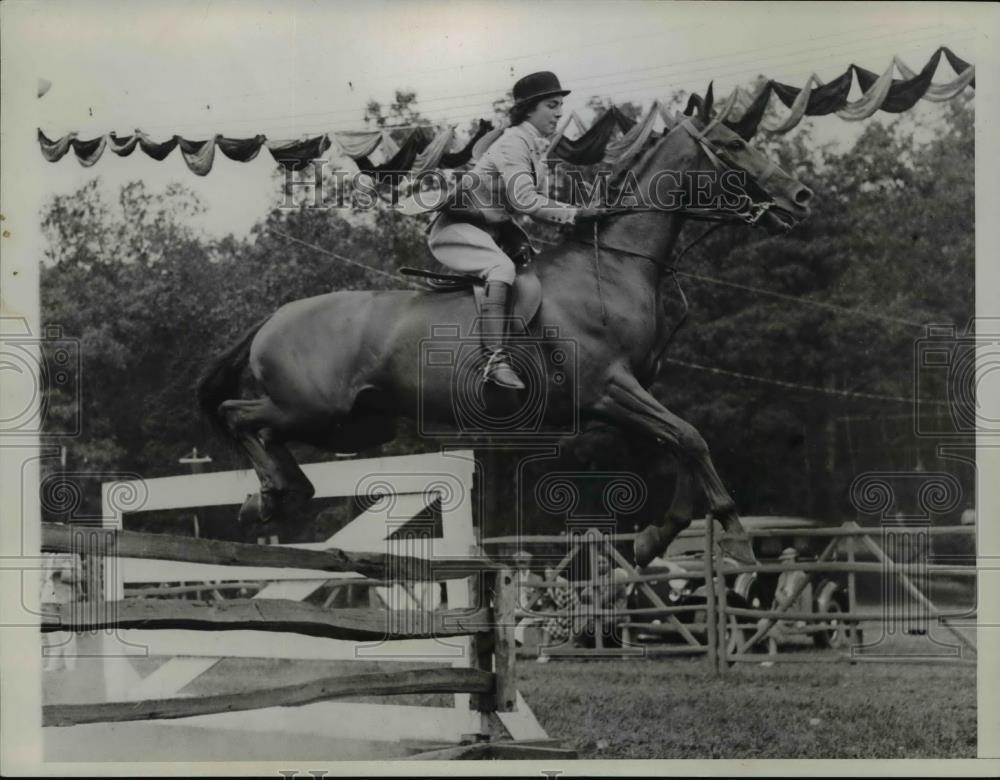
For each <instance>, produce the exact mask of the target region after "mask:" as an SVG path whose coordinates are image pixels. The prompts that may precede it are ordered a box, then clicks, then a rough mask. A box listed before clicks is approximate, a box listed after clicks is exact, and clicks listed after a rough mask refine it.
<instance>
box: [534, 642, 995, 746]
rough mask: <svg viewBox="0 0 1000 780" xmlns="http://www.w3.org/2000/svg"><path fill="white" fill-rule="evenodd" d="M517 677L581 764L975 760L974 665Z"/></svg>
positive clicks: (612, 667) (607, 670) (689, 663)
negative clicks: (656, 760)
mask: <svg viewBox="0 0 1000 780" xmlns="http://www.w3.org/2000/svg"><path fill="white" fill-rule="evenodd" d="M808 652H811V651H808ZM518 678H519V685H520V688H521V690H522V692H523V693H524V696H525V698H526V699H527V701H528V703H529V704H530V705H531V708H532V709H533V710H534V713H535V715H536V717H537V718H538V719H539V721H540V722H541V723H542V725H543V726H544V728H545V729H546V730H547V731H548V733H549V736H551V737H554V738H557V739H560V740H563V742H564V743H565V744H566V746H567V747H574V748H575V749H576V750H577V751H578V753H579V756H580V758H600V759H616V758H631V759H643V758H663V759H667V758H674V759H677V758H960V757H970V758H971V757H975V755H976V676H975V669H974V668H965V667H954V666H952V667H947V666H933V665H906V666H902V665H896V666H893V665H891V664H866V665H859V666H822V665H819V664H817V665H809V664H804V665H803V664H795V665H781V664H775V665H774V666H772V667H770V668H763V667H760V666H757V665H741V666H740V667H738V668H732V669H730V670H729V671H727V672H726V674H725V675H724V676H723V677H714V676H712V675H710V674H709V673H708V671H707V669H706V668H705V666H704V661H703V660H664V659H660V660H654V659H649V660H642V661H634V662H623V661H620V660H602V661H596V660H595V661H553V662H551V663H549V664H545V665H539V664H535V663H523V664H519V666H518ZM581 681H584V682H583V683H582V684H581Z"/></svg>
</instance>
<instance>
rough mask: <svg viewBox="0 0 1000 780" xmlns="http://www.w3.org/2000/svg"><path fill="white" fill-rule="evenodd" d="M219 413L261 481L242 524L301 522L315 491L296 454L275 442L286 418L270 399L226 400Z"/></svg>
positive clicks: (245, 506) (242, 513) (244, 509)
mask: <svg viewBox="0 0 1000 780" xmlns="http://www.w3.org/2000/svg"><path fill="white" fill-rule="evenodd" d="M219 413H220V414H221V415H222V418H223V419H224V420H225V421H226V424H227V425H228V426H229V429H230V431H232V434H233V436H234V438H235V439H236V440H237V441H238V442H239V443H240V445H241V446H242V447H243V449H244V451H245V452H246V453H247V456H248V457H249V458H250V462H251V463H252V464H253V468H254V471H256V472H257V478H258V479H259V480H260V493H258V494H257V495H256V496H250V497H249V498H248V499H247V501H246V502H245V503H244V504H243V507H242V508H241V509H240V521H241V522H244V523H250V522H255V521H259V522H261V523H270V522H273V521H275V520H280V521H286V522H294V521H296V520H297V519H299V518H297V517H296V516H295V515H296V511H297V510H298V509H300V508H301V507H302V505H303V504H304V503H305V502H306V501H308V500H309V499H310V498H312V496H313V494H314V493H315V489H314V488H313V485H312V483H311V482H310V481H309V478H308V477H306V475H305V474H304V473H303V472H302V469H301V468H299V464H298V463H297V462H296V461H295V458H294V457H293V456H292V453H291V452H289V451H288V448H287V447H286V446H285V445H284V444H282V443H281V442H279V441H277V440H276V439H275V433H274V432H275V429H276V428H280V426H281V425H282V424H283V423H287V422H288V421H287V419H285V418H286V415H285V414H284V413H282V412H281V410H280V409H278V407H277V406H275V404H274V403H273V402H272V401H271V400H270V399H269V398H254V399H250V400H231V401H225V402H224V403H223V404H222V405H221V406H220V407H219Z"/></svg>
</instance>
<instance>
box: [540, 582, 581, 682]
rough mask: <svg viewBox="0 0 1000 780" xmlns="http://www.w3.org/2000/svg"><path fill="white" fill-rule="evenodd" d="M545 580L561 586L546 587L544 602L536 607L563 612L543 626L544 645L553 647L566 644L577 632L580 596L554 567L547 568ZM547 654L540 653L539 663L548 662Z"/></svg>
mask: <svg viewBox="0 0 1000 780" xmlns="http://www.w3.org/2000/svg"><path fill="white" fill-rule="evenodd" d="M545 581H546V582H548V583H557V584H558V585H559V587H553V588H546V589H545V591H546V592H545V594H544V595H543V597H542V602H541V603H540V604H539V605H538V606H537V607H536V609H542V608H544V609H545V610H552V611H553V612H560V613H563V614H559V615H553V616H552V617H550V618H549V619H548V620H546V621H545V624H544V625H543V626H542V646H543V647H552V646H557V645H564V644H567V643H569V641H570V640H571V639H572V638H573V637H574V636H575V635H576V634H577V631H575V630H574V628H575V627H576V626H577V625H578V621H579V614H580V597H579V596H578V595H577V592H576V591H575V590H574V589H573V588H571V587H570V585H569V582H568V581H567V580H566V579H565V578H564V577H562V576H561V575H560V574H559V573H558V572H556V570H555V569H553V568H546V569H545ZM548 660H549V656H547V655H539V656H538V663H540V664H541V663H546V662H548Z"/></svg>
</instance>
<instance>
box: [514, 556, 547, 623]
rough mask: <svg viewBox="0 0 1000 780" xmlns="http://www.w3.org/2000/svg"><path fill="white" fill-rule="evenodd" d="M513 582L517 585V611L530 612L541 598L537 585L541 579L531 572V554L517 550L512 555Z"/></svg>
mask: <svg viewBox="0 0 1000 780" xmlns="http://www.w3.org/2000/svg"><path fill="white" fill-rule="evenodd" d="M514 580H515V582H516V583H517V606H518V609H523V610H530V609H533V608H534V605H535V603H536V602H537V601H538V600H539V599H540V598H541V597H542V593H541V591H540V590H539V589H538V587H537V585H538V583H540V582H542V581H543V580H542V578H541V577H540V576H539V575H538V574H536V573H535V572H533V571H532V570H531V553H530V552H527V551H525V550H518V551H517V552H516V553H514Z"/></svg>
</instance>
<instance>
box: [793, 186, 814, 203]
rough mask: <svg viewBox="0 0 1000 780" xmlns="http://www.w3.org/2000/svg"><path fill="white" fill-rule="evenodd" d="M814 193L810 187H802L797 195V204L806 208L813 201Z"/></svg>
mask: <svg viewBox="0 0 1000 780" xmlns="http://www.w3.org/2000/svg"><path fill="white" fill-rule="evenodd" d="M812 196H813V191H812V190H811V189H809V188H808V187H802V188H800V189H799V191H798V192H796V193H795V202H796V203H798V204H799V205H800V206H805V205H806V204H807V203H808V202H809V201H810V200H812Z"/></svg>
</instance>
